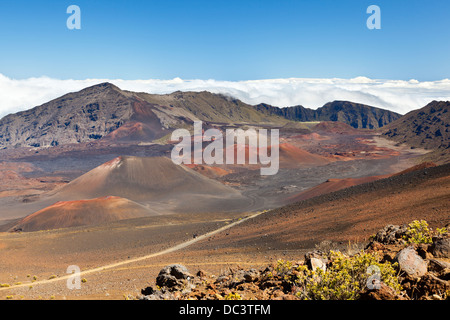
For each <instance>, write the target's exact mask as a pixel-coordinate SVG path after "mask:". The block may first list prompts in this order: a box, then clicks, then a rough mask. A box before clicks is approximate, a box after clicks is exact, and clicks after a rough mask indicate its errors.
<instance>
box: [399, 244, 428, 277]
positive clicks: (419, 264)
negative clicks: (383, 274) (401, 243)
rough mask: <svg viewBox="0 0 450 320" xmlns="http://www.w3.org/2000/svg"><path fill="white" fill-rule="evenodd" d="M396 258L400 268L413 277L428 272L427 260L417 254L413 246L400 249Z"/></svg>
mask: <svg viewBox="0 0 450 320" xmlns="http://www.w3.org/2000/svg"><path fill="white" fill-rule="evenodd" d="M395 260H396V261H397V262H398V264H399V267H400V269H401V270H402V271H404V272H406V274H408V275H409V276H411V277H413V278H418V277H422V276H424V275H425V274H426V273H427V272H428V265H427V262H426V261H425V260H423V259H422V258H421V257H420V256H419V255H418V254H417V252H416V250H415V249H414V247H413V246H409V247H407V248H405V249H403V250H401V251H399V252H398V253H397V255H396V256H395Z"/></svg>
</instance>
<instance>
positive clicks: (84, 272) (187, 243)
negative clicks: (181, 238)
mask: <svg viewBox="0 0 450 320" xmlns="http://www.w3.org/2000/svg"><path fill="white" fill-rule="evenodd" d="M263 212H264V211H261V212H257V213H255V214H253V215H250V216H248V217H245V218H242V219H240V220H237V221H235V222H232V223H230V224H228V225H225V226H223V227H221V228H219V229H216V230H213V231H211V232H208V233H205V234H203V235H200V236H198V237H196V238H194V239H191V240H188V241H185V242H182V243H179V244H177V245H175V246H173V247H170V248H167V249H165V250H162V251H158V252H155V253H151V254H148V255H145V256H141V257H137V258H133V259H127V260H123V261H119V262H115V263H111V264H107V265H104V266H100V267H96V268H92V269H87V270H82V271H81V272H80V273H79V276H80V277H81V276H84V275H87V274H91V273H96V272H101V271H104V270H107V269H113V268H117V267H121V266H124V265H127V264H131V263H134V262H139V261H142V260H146V259H150V258H154V257H157V256H162V255H165V254H167V253H171V252H174V251H178V250H181V249H184V248H186V247H189V246H191V245H193V244H194V243H196V242H199V241H201V240H204V239H207V238H209V237H211V236H213V235H215V234H217V233H219V232H222V231H224V230H227V229H230V228H232V227H234V226H236V225H238V224H240V223H242V222H244V221H247V220H249V219H253V218H255V217H256V216H258V215H260V214H262V213H263ZM71 277H73V274H67V275H65V276H61V277H56V278H53V279H46V280H39V281H35V282H27V283H21V284H17V285H11V286H9V287H0V291H6V290H11V289H17V288H21V287H29V286H30V285H31V284H32V285H33V287H34V286H36V285H40V284H48V283H52V282H57V281H63V280H67V279H69V278H71Z"/></svg>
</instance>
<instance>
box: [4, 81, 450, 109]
mask: <svg viewBox="0 0 450 320" xmlns="http://www.w3.org/2000/svg"><path fill="white" fill-rule="evenodd" d="M102 82H110V83H113V84H115V85H116V86H118V87H119V88H121V89H123V90H129V91H137V92H147V93H153V94H166V93H171V92H174V91H210V92H213V93H222V94H225V95H230V96H233V97H235V98H237V99H240V100H241V101H243V102H246V103H249V104H258V103H267V104H271V105H274V106H278V107H289V106H294V105H302V106H304V107H307V108H311V109H317V108H319V107H321V106H323V105H324V104H325V103H327V102H330V101H334V100H348V101H352V102H357V103H363V104H367V105H371V106H374V107H378V108H383V109H388V110H391V111H395V112H398V113H401V114H405V113H407V112H409V111H411V110H414V109H418V108H421V107H423V106H425V105H426V104H428V103H429V102H431V101H433V100H450V80H449V79H443V80H438V81H422V82H420V81H417V80H414V79H412V80H409V81H405V80H378V79H369V78H366V77H357V78H353V79H341V78H332V79H319V78H317V79H315V78H288V79H265V80H246V81H221V80H212V79H210V80H199V79H194V80H184V79H180V78H175V79H172V80H159V79H150V80H121V79H85V80H60V79H53V78H49V77H45V76H43V77H39V78H28V79H11V78H9V77H6V76H4V75H2V74H0V117H3V116H5V115H7V114H9V113H16V112H19V111H23V110H26V109H30V108H33V107H35V106H38V105H41V104H43V103H46V102H48V101H50V100H52V99H55V98H58V97H60V96H62V95H64V94H66V93H69V92H74V91H79V90H81V89H84V88H86V87H89V86H92V85H95V84H98V83H102Z"/></svg>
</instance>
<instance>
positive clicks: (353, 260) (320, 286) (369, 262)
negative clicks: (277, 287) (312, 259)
mask: <svg viewBox="0 0 450 320" xmlns="http://www.w3.org/2000/svg"><path fill="white" fill-rule="evenodd" d="M331 260H332V262H331V264H330V266H329V267H328V269H327V270H326V271H323V270H322V269H320V268H317V269H316V270H315V271H312V270H309V269H308V268H307V267H306V266H299V267H297V271H298V273H297V275H296V276H297V279H296V280H295V283H296V285H297V286H298V287H299V291H298V292H297V296H298V297H299V298H302V299H305V300H355V299H358V298H359V295H360V292H361V291H362V290H363V289H364V288H365V287H366V284H367V280H368V279H369V277H371V276H372V274H370V273H368V270H369V267H371V266H372V268H376V270H379V277H380V281H382V282H383V283H384V284H385V285H387V286H389V287H391V288H393V289H394V290H395V291H397V292H398V291H400V290H401V286H400V284H399V281H398V277H397V271H396V267H397V266H396V264H391V263H389V262H385V263H380V262H379V258H378V257H377V256H376V255H375V254H369V253H365V252H361V253H359V254H357V255H355V256H352V257H347V256H345V255H343V254H342V253H341V252H334V251H331Z"/></svg>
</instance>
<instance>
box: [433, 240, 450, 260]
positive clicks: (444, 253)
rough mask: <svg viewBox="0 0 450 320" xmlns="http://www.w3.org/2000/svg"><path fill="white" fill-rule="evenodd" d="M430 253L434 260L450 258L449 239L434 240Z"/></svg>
mask: <svg viewBox="0 0 450 320" xmlns="http://www.w3.org/2000/svg"><path fill="white" fill-rule="evenodd" d="M433 240H434V241H433V245H432V247H431V252H432V253H433V256H435V257H436V258H447V259H449V258H450V238H445V239H443V238H436V239H433Z"/></svg>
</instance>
